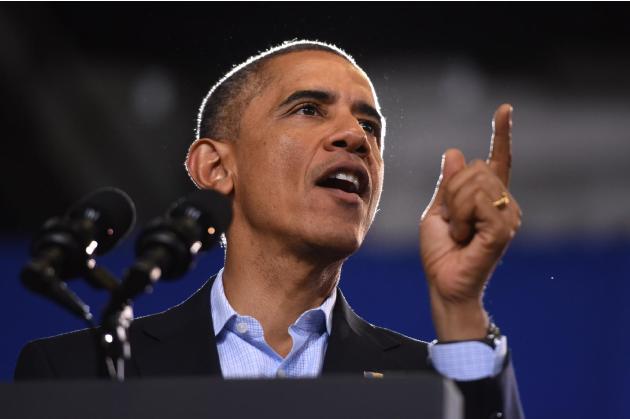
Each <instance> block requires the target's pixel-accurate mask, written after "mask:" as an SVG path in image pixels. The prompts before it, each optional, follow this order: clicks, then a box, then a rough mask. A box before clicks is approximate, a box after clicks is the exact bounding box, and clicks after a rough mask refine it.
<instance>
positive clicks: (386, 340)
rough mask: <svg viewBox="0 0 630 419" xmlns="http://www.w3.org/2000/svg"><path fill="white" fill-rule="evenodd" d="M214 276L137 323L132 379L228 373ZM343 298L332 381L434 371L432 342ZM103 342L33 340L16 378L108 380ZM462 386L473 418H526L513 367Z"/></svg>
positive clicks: (76, 335) (88, 338) (84, 334)
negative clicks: (215, 319) (362, 313)
mask: <svg viewBox="0 0 630 419" xmlns="http://www.w3.org/2000/svg"><path fill="white" fill-rule="evenodd" d="M214 278H215V277H212V278H211V279H210V280H209V281H208V282H207V283H206V284H205V285H204V286H203V287H202V288H200V289H199V290H198V291H197V292H196V293H195V294H193V295H192V296H191V297H190V298H189V299H188V300H186V301H184V302H183V303H181V304H179V305H177V306H175V307H172V308H170V309H169V310H166V311H164V312H162V313H158V314H154V315H151V316H147V317H143V318H139V319H137V320H135V321H134V322H133V324H132V327H131V329H130V341H131V345H132V346H131V348H132V359H131V361H130V362H128V363H127V364H126V367H125V374H126V376H127V377H128V378H134V377H155V376H185V375H220V374H221V367H220V364H219V356H218V353H217V348H216V343H215V340H214V331H213V326H212V319H211V318H210V313H211V310H210V307H209V302H210V289H211V286H212V283H213V281H214ZM338 292H339V293H338V298H337V302H336V304H335V307H334V309H333V327H332V334H331V336H330V338H329V341H328V347H327V350H326V355H325V358H324V366H323V374H324V375H328V374H335V373H345V374H361V375H363V373H364V371H373V372H388V371H399V372H400V371H434V370H433V369H432V367H431V365H430V363H429V362H428V361H427V354H428V351H427V344H426V342H421V341H418V340H415V339H411V338H408V337H406V336H403V335H400V334H398V333H395V332H392V331H390V330H387V329H383V328H380V327H377V326H373V325H371V324H369V323H368V322H366V321H365V320H363V319H362V318H360V317H359V316H357V314H356V313H354V312H353V311H352V309H351V308H350V306H349V305H348V303H347V301H346V300H345V298H344V296H343V294H342V293H341V291H340V290H338ZM97 338H98V333H95V332H94V331H93V330H83V331H78V332H72V333H68V334H64V335H60V336H56V337H52V338H45V339H40V340H36V341H33V342H30V343H29V344H27V345H26V346H25V347H24V348H23V349H22V352H21V353H20V357H19V359H18V363H17V367H16V370H15V379H16V380H25V379H77V378H94V377H106V376H107V374H106V371H105V368H104V362H103V361H102V359H103V358H102V354H101V353H100V349H99V345H98V344H97ZM457 384H458V386H459V388H460V389H461V390H462V392H463V394H464V398H465V403H466V417H467V418H473V417H474V418H477V417H479V418H491V417H503V418H506V417H508V418H520V417H522V410H521V406H520V401H519V397H518V390H517V387H516V379H515V377H514V373H513V370H512V366H511V363H510V362H509V361H507V362H506V365H505V367H504V369H503V371H502V372H501V374H500V375H499V376H498V377H495V378H491V379H490V378H489V379H484V380H477V381H470V382H458V383H457ZM499 412H501V413H502V416H501V415H497V413H499Z"/></svg>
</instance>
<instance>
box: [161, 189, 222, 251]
mask: <svg viewBox="0 0 630 419" xmlns="http://www.w3.org/2000/svg"><path fill="white" fill-rule="evenodd" d="M169 216H170V217H171V218H173V219H175V218H181V217H186V218H190V219H193V220H194V221H195V222H196V223H198V224H199V226H200V227H201V228H202V229H203V231H204V232H207V234H204V235H203V238H202V240H201V241H202V244H203V247H202V249H203V250H207V249H208V248H209V247H211V246H212V245H213V244H214V242H215V241H216V240H217V238H218V237H219V236H220V235H221V234H222V233H224V232H225V231H226V230H227V229H228V227H229V226H230V223H231V222H232V203H231V201H230V199H229V198H228V197H226V196H225V195H222V194H220V193H218V192H216V191H213V190H210V189H200V190H197V191H195V192H192V193H191V194H189V195H188V196H186V197H184V198H182V199H180V200H178V201H177V202H175V204H174V205H173V206H172V207H171V209H170V210H169Z"/></svg>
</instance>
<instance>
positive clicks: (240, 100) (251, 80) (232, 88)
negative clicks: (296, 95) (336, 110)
mask: <svg viewBox="0 0 630 419" xmlns="http://www.w3.org/2000/svg"><path fill="white" fill-rule="evenodd" d="M298 51H325V52H330V53H332V54H336V55H338V56H340V57H342V58H344V59H346V60H348V61H349V62H350V63H351V64H353V65H354V66H357V64H356V62H355V61H354V59H353V58H352V57H351V56H350V55H349V54H348V53H347V52H345V51H343V50H342V49H341V48H339V47H337V46H335V45H332V44H328V43H325V42H320V41H310V40H293V41H285V42H283V43H282V44H280V45H277V46H275V47H272V48H269V49H267V50H266V51H264V52H261V53H259V54H257V55H254V56H252V57H250V58H248V59H247V60H245V61H244V62H243V63H241V64H239V65H237V66H234V67H233V68H232V70H230V71H229V72H228V73H227V74H226V75H225V76H223V77H222V78H221V80H219V81H218V82H217V83H216V84H215V85H214V86H212V88H211V89H210V91H209V92H208V94H207V95H206V96H205V98H204V99H203V102H202V103H201V106H200V108H199V114H198V116H197V129H196V132H195V134H196V138H213V139H217V140H219V139H228V138H233V137H235V136H237V135H238V132H239V125H240V116H241V115H242V109H243V108H244V107H245V105H246V104H247V103H248V102H249V101H250V100H251V99H252V98H253V97H254V96H255V95H256V94H257V93H258V92H260V90H261V88H262V87H263V86H264V85H265V80H264V79H263V78H262V77H261V76H262V71H261V70H262V69H263V68H264V66H265V64H266V63H267V62H268V61H269V60H271V59H272V58H274V57H278V56H280V55H284V54H289V53H292V52H298ZM357 67H358V66H357Z"/></svg>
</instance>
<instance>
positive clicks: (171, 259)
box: [105, 189, 232, 314]
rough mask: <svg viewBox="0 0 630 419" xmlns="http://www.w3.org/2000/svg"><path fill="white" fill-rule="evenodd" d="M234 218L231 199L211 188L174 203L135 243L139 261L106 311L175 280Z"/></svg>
mask: <svg viewBox="0 0 630 419" xmlns="http://www.w3.org/2000/svg"><path fill="white" fill-rule="evenodd" d="M231 221H232V206H231V202H230V200H229V199H228V198H227V197H225V196H224V195H221V194H220V193H218V192H215V191H212V190H206V189H204V190H198V191H195V192H193V193H191V194H190V195H188V196H187V197H185V198H183V199H180V200H178V201H177V202H175V203H174V204H173V205H172V206H171V208H170V209H169V211H168V212H167V214H166V215H165V216H163V217H159V218H157V219H155V220H153V221H152V222H150V223H149V224H148V225H147V226H146V228H145V229H144V230H143V231H142V232H141V233H140V236H139V237H138V240H137V242H136V261H135V263H134V264H133V265H132V266H131V268H130V269H129V270H128V271H127V273H126V275H125V279H124V281H123V283H122V284H121V286H120V287H119V288H118V289H116V290H114V292H113V295H112V300H111V301H110V304H109V305H108V308H107V309H106V310H105V313H106V314H107V313H109V314H111V313H114V312H115V311H117V310H120V309H121V308H122V307H124V305H125V304H127V301H128V300H129V299H131V298H134V297H135V296H137V295H139V294H141V293H142V292H144V291H145V289H147V287H149V286H150V285H151V284H153V283H155V282H157V281H158V280H160V279H175V278H178V277H180V276H182V275H184V274H185V273H186V272H187V271H188V270H189V269H190V268H191V266H192V264H193V262H194V260H195V256H196V255H197V254H198V253H199V252H201V251H205V250H208V249H210V248H211V247H212V246H214V245H215V244H216V243H217V242H218V241H219V239H220V236H221V234H222V233H224V232H225V231H226V230H227V228H228V226H229V225H230V222H231Z"/></svg>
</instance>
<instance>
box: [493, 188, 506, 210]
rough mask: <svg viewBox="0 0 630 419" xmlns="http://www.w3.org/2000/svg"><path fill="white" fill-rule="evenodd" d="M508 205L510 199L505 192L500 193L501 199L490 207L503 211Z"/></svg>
mask: <svg viewBox="0 0 630 419" xmlns="http://www.w3.org/2000/svg"><path fill="white" fill-rule="evenodd" d="M509 203H510V197H509V196H508V194H507V192H502V193H501V198H499V199H497V200H496V201H494V202H492V206H494V207H496V208H498V209H503V208H505V207H506V206H507V204H509Z"/></svg>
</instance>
